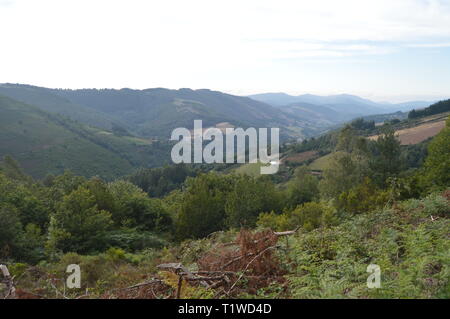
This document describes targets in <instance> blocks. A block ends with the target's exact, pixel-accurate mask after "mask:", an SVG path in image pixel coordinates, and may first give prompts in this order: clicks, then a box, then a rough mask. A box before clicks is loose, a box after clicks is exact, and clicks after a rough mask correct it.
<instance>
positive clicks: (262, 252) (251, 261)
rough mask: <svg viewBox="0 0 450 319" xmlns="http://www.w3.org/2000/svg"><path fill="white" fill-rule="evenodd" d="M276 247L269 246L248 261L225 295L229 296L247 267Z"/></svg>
mask: <svg viewBox="0 0 450 319" xmlns="http://www.w3.org/2000/svg"><path fill="white" fill-rule="evenodd" d="M276 248H277V246H270V247H267V248H266V249H263V250H262V251H260V252H259V253H258V254H257V255H256V256H255V257H253V259H252V260H250V262H249V263H248V264H247V266H245V268H244V270H243V271H242V274H241V275H240V276H239V278H238V279H237V280H236V281H235V282H234V284H233V285H232V286H231V288H230V289H229V290H228V293H227V295H229V294H230V292H231V291H232V290H233V288H234V287H235V286H236V284H237V283H238V282H239V280H241V278H242V277H243V276H244V274H245V272H246V271H247V269H248V267H249V266H250V265H251V264H252V263H253V262H254V261H255V260H256V259H257V258H258V257H260V256H261V255H262V254H264V253H265V252H266V251H268V250H269V249H276Z"/></svg>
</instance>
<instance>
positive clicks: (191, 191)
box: [176, 173, 234, 239]
mask: <svg viewBox="0 0 450 319" xmlns="http://www.w3.org/2000/svg"><path fill="white" fill-rule="evenodd" d="M233 183H234V177H233V176H225V175H219V174H217V173H208V174H200V175H199V176H197V177H196V178H188V180H187V181H186V185H187V186H186V190H185V192H184V195H183V203H182V204H181V207H180V212H179V214H178V216H177V231H176V235H177V237H178V239H185V238H201V237H205V236H207V235H209V234H211V233H213V232H215V231H218V230H222V229H224V227H225V217H226V213H225V203H226V196H227V193H229V192H230V191H231V190H232V188H233Z"/></svg>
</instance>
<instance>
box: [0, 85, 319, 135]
mask: <svg viewBox="0 0 450 319" xmlns="http://www.w3.org/2000/svg"><path fill="white" fill-rule="evenodd" d="M0 94H2V95H6V96H9V97H11V98H13V99H15V100H18V101H21V102H25V103H28V104H31V105H35V106H37V107H39V108H40V109H42V110H44V111H47V112H50V113H55V114H61V115H64V116H66V117H69V118H70V119H72V120H76V121H78V122H80V123H83V124H88V125H90V126H96V127H100V128H103V129H106V130H112V129H113V128H114V127H116V128H117V127H119V128H122V129H125V130H127V131H129V132H131V133H132V134H134V135H137V136H141V137H146V138H149V137H157V138H160V139H162V140H168V139H169V138H170V134H171V132H172V130H173V129H175V128H177V127H186V128H188V129H192V128H193V123H194V120H199V119H201V120H203V122H204V123H203V125H204V127H211V126H218V125H219V126H225V127H244V128H246V127H280V128H283V129H282V131H281V138H282V139H288V138H302V137H305V136H312V135H314V134H317V133H318V132H321V131H322V130H324V129H326V126H327V123H316V122H315V121H312V120H309V119H306V118H304V117H302V116H299V115H292V114H288V113H285V112H280V110H279V109H277V108H275V107H273V106H271V105H268V104H265V103H262V102H258V101H255V100H252V99H250V98H248V97H241V96H235V95H230V94H225V93H222V92H218V91H211V90H207V89H203V90H191V89H179V90H169V89H163V88H155V89H146V90H132V89H121V90H114V89H101V90H97V89H83V90H64V89H48V88H41V87H36V86H30V85H22V84H0Z"/></svg>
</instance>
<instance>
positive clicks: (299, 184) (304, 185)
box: [286, 166, 319, 209]
mask: <svg viewBox="0 0 450 319" xmlns="http://www.w3.org/2000/svg"><path fill="white" fill-rule="evenodd" d="M286 193H287V205H286V206H287V207H289V208H291V209H292V208H295V207H297V205H300V204H303V203H306V202H311V201H314V200H315V199H318V195H319V181H318V180H317V178H316V177H315V176H312V175H311V174H310V173H309V172H308V169H307V168H306V166H301V167H298V168H297V169H296V170H295V172H294V176H293V178H292V179H291V180H290V181H289V182H288V185H287V189H286Z"/></svg>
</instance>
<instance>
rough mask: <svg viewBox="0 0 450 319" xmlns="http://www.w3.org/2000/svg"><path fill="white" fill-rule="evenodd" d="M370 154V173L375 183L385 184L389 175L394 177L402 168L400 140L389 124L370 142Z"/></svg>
mask: <svg viewBox="0 0 450 319" xmlns="http://www.w3.org/2000/svg"><path fill="white" fill-rule="evenodd" d="M371 146H372V154H371V156H370V160H369V167H370V171H371V172H370V174H371V177H372V179H373V181H374V182H375V184H376V185H378V186H379V187H385V186H386V180H387V179H388V178H389V177H396V176H397V175H398V174H399V173H400V171H401V169H402V161H401V158H400V155H401V149H400V141H399V140H398V139H397V137H396V136H395V130H394V129H393V128H392V127H391V126H387V127H385V128H384V129H383V133H382V134H381V135H380V136H379V137H378V139H377V140H376V141H375V142H373V143H372V144H371Z"/></svg>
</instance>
